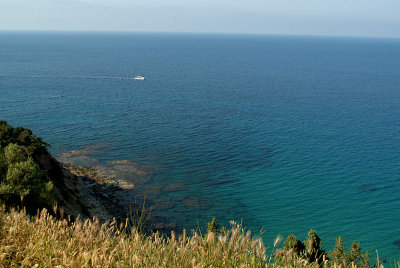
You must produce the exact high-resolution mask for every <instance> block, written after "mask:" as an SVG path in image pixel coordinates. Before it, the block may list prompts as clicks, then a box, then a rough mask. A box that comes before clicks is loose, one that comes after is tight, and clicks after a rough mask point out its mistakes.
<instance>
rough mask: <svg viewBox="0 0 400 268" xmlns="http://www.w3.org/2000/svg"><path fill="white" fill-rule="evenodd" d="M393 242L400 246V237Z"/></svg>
mask: <svg viewBox="0 0 400 268" xmlns="http://www.w3.org/2000/svg"><path fill="white" fill-rule="evenodd" d="M392 244H393V245H395V246H398V247H399V248H400V239H398V240H396V241H394V242H393V243H392Z"/></svg>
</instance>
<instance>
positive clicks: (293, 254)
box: [274, 230, 370, 267]
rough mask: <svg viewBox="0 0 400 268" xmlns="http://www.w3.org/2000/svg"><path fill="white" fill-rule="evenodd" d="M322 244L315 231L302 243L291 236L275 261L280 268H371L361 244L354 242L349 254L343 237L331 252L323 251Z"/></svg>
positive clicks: (275, 255)
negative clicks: (327, 267) (307, 267)
mask: <svg viewBox="0 0 400 268" xmlns="http://www.w3.org/2000/svg"><path fill="white" fill-rule="evenodd" d="M321 247H322V242H321V239H320V238H319V237H318V235H317V234H316V232H315V231H314V230H310V231H309V232H308V238H307V240H306V241H304V242H301V241H300V240H298V239H297V238H296V236H294V235H293V234H291V235H289V236H288V237H287V239H286V241H285V242H284V247H283V248H281V249H277V250H276V251H275V252H274V261H275V264H277V265H278V266H288V265H289V266H293V267H294V266H299V265H303V264H307V265H308V264H309V265H316V266H321V265H327V264H328V263H329V264H330V266H332V267H333V266H335V265H342V266H343V267H351V266H352V264H354V265H356V266H357V267H370V263H369V253H368V251H366V252H365V253H362V252H361V246H360V243H359V242H353V243H352V244H351V247H350V249H349V251H348V252H347V251H346V249H345V247H344V245H343V240H342V238H341V237H338V238H337V239H336V244H335V247H334V248H333V250H332V251H331V252H325V251H324V250H322V248H321Z"/></svg>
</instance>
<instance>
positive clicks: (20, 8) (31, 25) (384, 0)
mask: <svg viewBox="0 0 400 268" xmlns="http://www.w3.org/2000/svg"><path fill="white" fill-rule="evenodd" d="M399 14H400V0H229V1H228V0H201V1H200V0H142V1H138V0H0V30H41V31H42V30H44V31H133V32H138V31H140V32H202V33H248V34H283V35H328V36H329V35H330V36H367V37H394V38H400V15H399Z"/></svg>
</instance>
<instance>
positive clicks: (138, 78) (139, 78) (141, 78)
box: [133, 75, 144, 80]
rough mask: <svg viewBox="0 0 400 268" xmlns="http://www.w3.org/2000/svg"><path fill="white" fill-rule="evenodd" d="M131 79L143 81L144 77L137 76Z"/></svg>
mask: <svg viewBox="0 0 400 268" xmlns="http://www.w3.org/2000/svg"><path fill="white" fill-rule="evenodd" d="M133 79H135V80H144V76H141V75H138V76H135V78H133Z"/></svg>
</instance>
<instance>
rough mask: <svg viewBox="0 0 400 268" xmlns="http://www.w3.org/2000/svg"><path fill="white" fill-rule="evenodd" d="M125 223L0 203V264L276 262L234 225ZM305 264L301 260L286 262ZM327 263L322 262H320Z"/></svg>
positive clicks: (237, 264) (250, 264)
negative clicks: (151, 228)
mask: <svg viewBox="0 0 400 268" xmlns="http://www.w3.org/2000/svg"><path fill="white" fill-rule="evenodd" d="M127 226H129V224H128V222H126V223H125V224H121V225H120V226H117V224H116V222H115V221H113V222H109V223H105V224H100V223H99V221H98V220H96V219H93V220H85V221H81V220H79V219H78V220H76V221H75V222H70V221H69V220H67V219H64V220H57V219H55V218H54V217H52V216H51V215H50V214H49V213H48V212H47V211H46V210H43V211H42V212H41V213H40V214H39V215H38V216H36V217H29V216H27V215H26V213H25V212H24V211H15V210H13V211H10V212H6V211H5V209H4V208H0V266H1V267H276V265H275V264H273V263H270V258H268V257H267V256H266V254H265V252H266V248H265V247H264V244H263V242H262V240H261V239H258V238H257V239H256V238H252V237H251V233H250V231H247V232H246V231H245V230H244V229H243V228H242V227H241V226H238V225H235V224H233V225H232V228H231V229H230V230H228V231H226V232H225V233H223V234H215V233H212V232H210V233H208V234H206V235H201V234H199V233H197V232H193V233H192V234H191V235H190V236H188V235H187V234H186V233H185V232H183V234H181V235H179V236H176V235H175V234H174V233H172V234H171V237H170V238H167V237H165V236H162V235H160V234H158V233H155V234H152V235H150V236H146V235H143V234H142V233H140V232H138V231H137V230H136V229H132V230H130V231H129V232H128V231H127V229H128V227H127ZM277 239H278V240H280V238H277ZM277 243H278V242H277V241H276V244H277ZM276 244H275V245H274V246H276ZM315 265H316V264H314V265H313V266H314V267H317V266H315ZM309 266H312V265H307V264H306V263H304V262H303V261H302V260H298V261H294V262H293V260H291V261H288V263H287V265H285V267H309ZM327 266H328V262H327V261H326V262H324V264H323V265H322V267H327ZM334 267H355V265H354V263H353V264H349V265H343V264H341V265H334ZM378 267H381V265H379V263H378ZM394 267H399V263H397V262H396V263H395V264H394Z"/></svg>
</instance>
